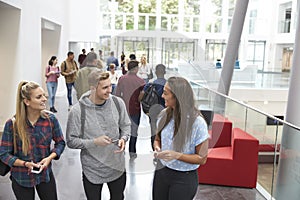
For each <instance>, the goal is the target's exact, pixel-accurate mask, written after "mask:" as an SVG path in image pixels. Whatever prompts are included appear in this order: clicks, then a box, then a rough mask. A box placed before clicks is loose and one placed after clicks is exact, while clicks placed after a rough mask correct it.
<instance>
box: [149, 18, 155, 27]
mask: <svg viewBox="0 0 300 200" xmlns="http://www.w3.org/2000/svg"><path fill="white" fill-rule="evenodd" d="M155 28H156V17H154V16H149V30H155Z"/></svg>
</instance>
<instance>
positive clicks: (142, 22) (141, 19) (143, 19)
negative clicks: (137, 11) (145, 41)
mask: <svg viewBox="0 0 300 200" xmlns="http://www.w3.org/2000/svg"><path fill="white" fill-rule="evenodd" d="M145 22H146V17H145V16H139V28H138V29H139V30H145Z"/></svg>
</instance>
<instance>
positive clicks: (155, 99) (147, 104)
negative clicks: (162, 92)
mask: <svg viewBox="0 0 300 200" xmlns="http://www.w3.org/2000/svg"><path fill="white" fill-rule="evenodd" d="M141 103H142V108H143V111H144V113H146V114H147V113H149V110H150V108H151V106H153V105H155V104H159V95H158V93H157V91H156V89H155V85H154V84H149V87H148V88H147V90H146V91H145V94H144V96H143V98H142V101H141Z"/></svg>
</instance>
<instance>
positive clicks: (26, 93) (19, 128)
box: [14, 81, 40, 155]
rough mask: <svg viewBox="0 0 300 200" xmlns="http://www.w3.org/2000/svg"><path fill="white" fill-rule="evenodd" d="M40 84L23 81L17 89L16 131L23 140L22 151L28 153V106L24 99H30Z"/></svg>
mask: <svg viewBox="0 0 300 200" xmlns="http://www.w3.org/2000/svg"><path fill="white" fill-rule="evenodd" d="M38 87H40V86H39V84H37V83H35V82H28V81H21V82H20V83H19V85H18V90H17V102H16V116H15V117H16V120H15V123H14V131H15V133H14V134H16V135H18V136H19V138H20V140H21V141H22V152H23V153H24V154H25V155H27V154H28V152H29V143H30V141H29V137H28V135H27V123H26V119H27V107H26V105H25V103H24V99H28V100H30V98H31V97H30V96H31V91H32V90H34V89H37V88H38Z"/></svg>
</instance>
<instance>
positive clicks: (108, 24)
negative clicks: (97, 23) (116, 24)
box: [103, 14, 111, 29]
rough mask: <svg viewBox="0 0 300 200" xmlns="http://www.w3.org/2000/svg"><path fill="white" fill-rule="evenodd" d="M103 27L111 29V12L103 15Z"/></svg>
mask: <svg viewBox="0 0 300 200" xmlns="http://www.w3.org/2000/svg"><path fill="white" fill-rule="evenodd" d="M103 29H111V15H110V14H104V15H103Z"/></svg>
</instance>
